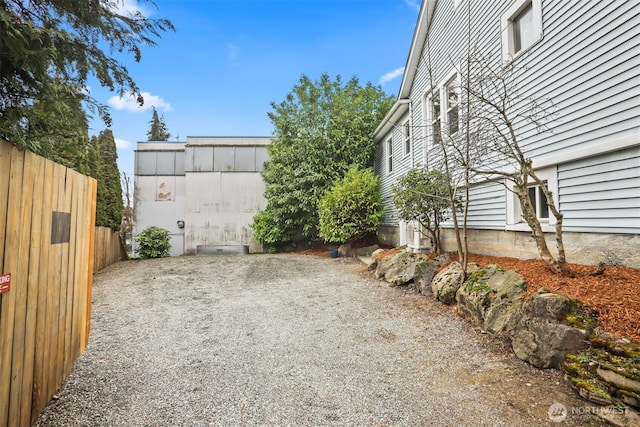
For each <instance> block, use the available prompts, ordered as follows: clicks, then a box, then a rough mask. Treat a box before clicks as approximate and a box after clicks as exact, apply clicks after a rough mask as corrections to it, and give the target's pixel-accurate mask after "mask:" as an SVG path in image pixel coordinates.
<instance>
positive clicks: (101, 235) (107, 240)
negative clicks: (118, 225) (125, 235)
mask: <svg viewBox="0 0 640 427" xmlns="http://www.w3.org/2000/svg"><path fill="white" fill-rule="evenodd" d="M95 248H96V249H95V255H94V257H93V272H94V273H95V272H96V271H99V270H102V269H103V268H105V267H106V266H108V265H111V264H113V263H114V262H116V261H119V260H122V259H124V254H123V249H122V244H121V243H120V234H119V233H117V232H115V231H113V230H111V229H110V228H108V227H96V234H95Z"/></svg>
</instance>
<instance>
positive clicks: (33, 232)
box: [19, 152, 44, 425]
mask: <svg viewBox="0 0 640 427" xmlns="http://www.w3.org/2000/svg"><path fill="white" fill-rule="evenodd" d="M43 163H44V158H42V157H39V156H36V155H35V154H33V153H29V152H27V153H25V164H26V165H27V166H26V167H25V172H26V173H28V174H30V175H32V177H33V187H32V192H31V198H30V200H31V212H30V216H31V227H29V231H28V233H29V240H28V243H29V247H28V248H27V249H28V251H29V255H28V257H27V263H28V265H27V282H26V285H27V301H28V304H26V319H25V336H24V361H23V364H24V368H23V374H22V397H21V400H20V423H19V424H20V425H27V424H30V423H31V404H32V395H33V378H34V377H33V376H34V359H35V346H36V319H37V309H38V301H39V298H38V295H39V293H40V290H39V286H38V285H39V274H40V245H41V243H42V233H41V231H42V230H41V226H42V216H41V215H40V209H41V208H42V206H41V204H40V203H36V202H35V197H34V196H36V195H38V196H39V195H41V194H43V193H42V191H43V187H44V183H43V181H42V177H41V175H40V173H39V172H40V171H41V170H42V166H43ZM38 199H39V197H38ZM23 227H24V225H23Z"/></svg>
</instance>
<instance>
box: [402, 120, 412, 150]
mask: <svg viewBox="0 0 640 427" xmlns="http://www.w3.org/2000/svg"><path fill="white" fill-rule="evenodd" d="M402 138H403V139H404V154H409V153H411V125H410V124H409V121H408V120H407V121H406V122H404V124H403V125H402Z"/></svg>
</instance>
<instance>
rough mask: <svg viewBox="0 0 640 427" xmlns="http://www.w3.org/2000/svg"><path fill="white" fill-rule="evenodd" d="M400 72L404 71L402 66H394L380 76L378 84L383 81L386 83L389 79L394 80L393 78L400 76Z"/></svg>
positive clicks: (381, 83)
mask: <svg viewBox="0 0 640 427" xmlns="http://www.w3.org/2000/svg"><path fill="white" fill-rule="evenodd" d="M402 73H404V67H401V68H396V69H395V70H393V71H389V72H388V73H386V74H384V75H383V76H382V77H380V81H379V82H378V84H380V85H383V84H385V83H388V82H390V81H391V80H394V79H396V78H398V77H400V76H402Z"/></svg>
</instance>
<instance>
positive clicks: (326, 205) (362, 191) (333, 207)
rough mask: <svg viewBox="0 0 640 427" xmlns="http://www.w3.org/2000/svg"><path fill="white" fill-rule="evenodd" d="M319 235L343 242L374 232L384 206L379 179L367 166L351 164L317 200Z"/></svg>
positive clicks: (329, 239) (328, 240)
mask: <svg viewBox="0 0 640 427" xmlns="http://www.w3.org/2000/svg"><path fill="white" fill-rule="evenodd" d="M318 214H319V217H320V230H319V231H320V233H319V234H320V237H321V238H322V239H324V240H325V241H327V242H333V243H344V242H348V241H351V240H355V239H358V238H361V237H365V236H366V235H367V234H370V233H374V232H375V231H376V230H377V229H378V225H380V222H381V221H382V216H383V214H384V207H383V206H382V196H381V194H380V181H378V178H377V177H376V176H375V175H374V174H373V172H372V171H371V170H370V169H364V170H363V169H358V168H357V167H352V168H351V169H349V170H348V171H347V174H346V175H345V177H344V179H343V180H342V181H340V182H338V183H336V184H335V185H334V186H333V188H331V189H330V190H329V191H328V192H327V193H325V195H324V196H323V197H322V199H320V203H319V204H318Z"/></svg>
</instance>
